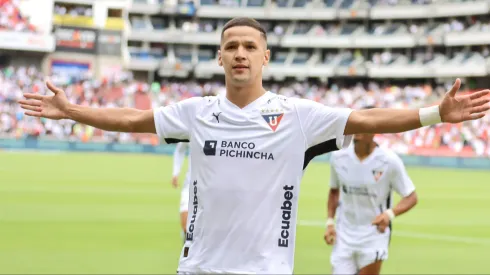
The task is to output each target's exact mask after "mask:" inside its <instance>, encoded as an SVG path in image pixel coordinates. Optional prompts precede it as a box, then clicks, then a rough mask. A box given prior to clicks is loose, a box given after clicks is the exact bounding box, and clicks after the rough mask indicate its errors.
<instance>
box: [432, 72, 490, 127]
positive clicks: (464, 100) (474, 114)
mask: <svg viewBox="0 0 490 275" xmlns="http://www.w3.org/2000/svg"><path fill="white" fill-rule="evenodd" d="M460 87H461V80H460V79H459V78H458V79H456V81H455V82H454V85H453V87H452V88H451V90H449V91H448V92H447V93H446V95H445V96H444V98H443V100H442V102H441V104H440V105H439V114H440V116H441V120H442V122H447V123H459V122H463V121H467V120H474V119H479V118H482V117H484V116H485V112H486V111H488V110H490V104H489V102H490V97H489V96H487V95H488V94H490V90H482V91H479V92H475V93H472V94H468V95H462V96H456V92H457V91H458V90H459V88H460Z"/></svg>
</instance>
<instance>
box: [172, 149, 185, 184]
mask: <svg viewBox="0 0 490 275" xmlns="http://www.w3.org/2000/svg"><path fill="white" fill-rule="evenodd" d="M186 149H187V146H186V144H185V143H183V142H179V143H177V146H176V147H175V151H174V159H173V162H174V169H173V173H172V175H173V176H174V177H177V176H178V175H179V174H180V170H181V169H182V164H184V160H185V153H186V151H187V150H186Z"/></svg>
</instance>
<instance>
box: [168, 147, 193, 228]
mask: <svg viewBox="0 0 490 275" xmlns="http://www.w3.org/2000/svg"><path fill="white" fill-rule="evenodd" d="M188 149H189V143H187V142H179V143H177V146H176V147H175V151H174V158H173V174H172V186H173V187H174V188H178V187H179V175H180V171H181V170H182V165H183V164H184V159H185V156H186V153H187V150H188ZM190 171H191V162H190V156H189V161H188V167H187V173H186V175H185V179H184V184H183V185H182V190H181V191H180V209H179V211H180V225H181V227H182V232H183V236H185V233H186V223H187V214H188V212H189V181H190Z"/></svg>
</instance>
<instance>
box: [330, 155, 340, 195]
mask: <svg viewBox="0 0 490 275" xmlns="http://www.w3.org/2000/svg"><path fill="white" fill-rule="evenodd" d="M330 188H331V189H339V177H338V175H337V171H336V170H335V154H332V156H331V157H330Z"/></svg>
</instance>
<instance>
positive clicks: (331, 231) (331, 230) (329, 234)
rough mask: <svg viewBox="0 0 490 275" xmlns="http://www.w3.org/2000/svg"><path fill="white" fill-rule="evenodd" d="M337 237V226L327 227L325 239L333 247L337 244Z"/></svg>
mask: <svg viewBox="0 0 490 275" xmlns="http://www.w3.org/2000/svg"><path fill="white" fill-rule="evenodd" d="M336 237H337V233H336V232H335V225H329V226H327V229H326V230H325V235H324V237H323V238H324V239H325V242H326V243H327V244H328V245H333V244H334V243H335V239H336Z"/></svg>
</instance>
